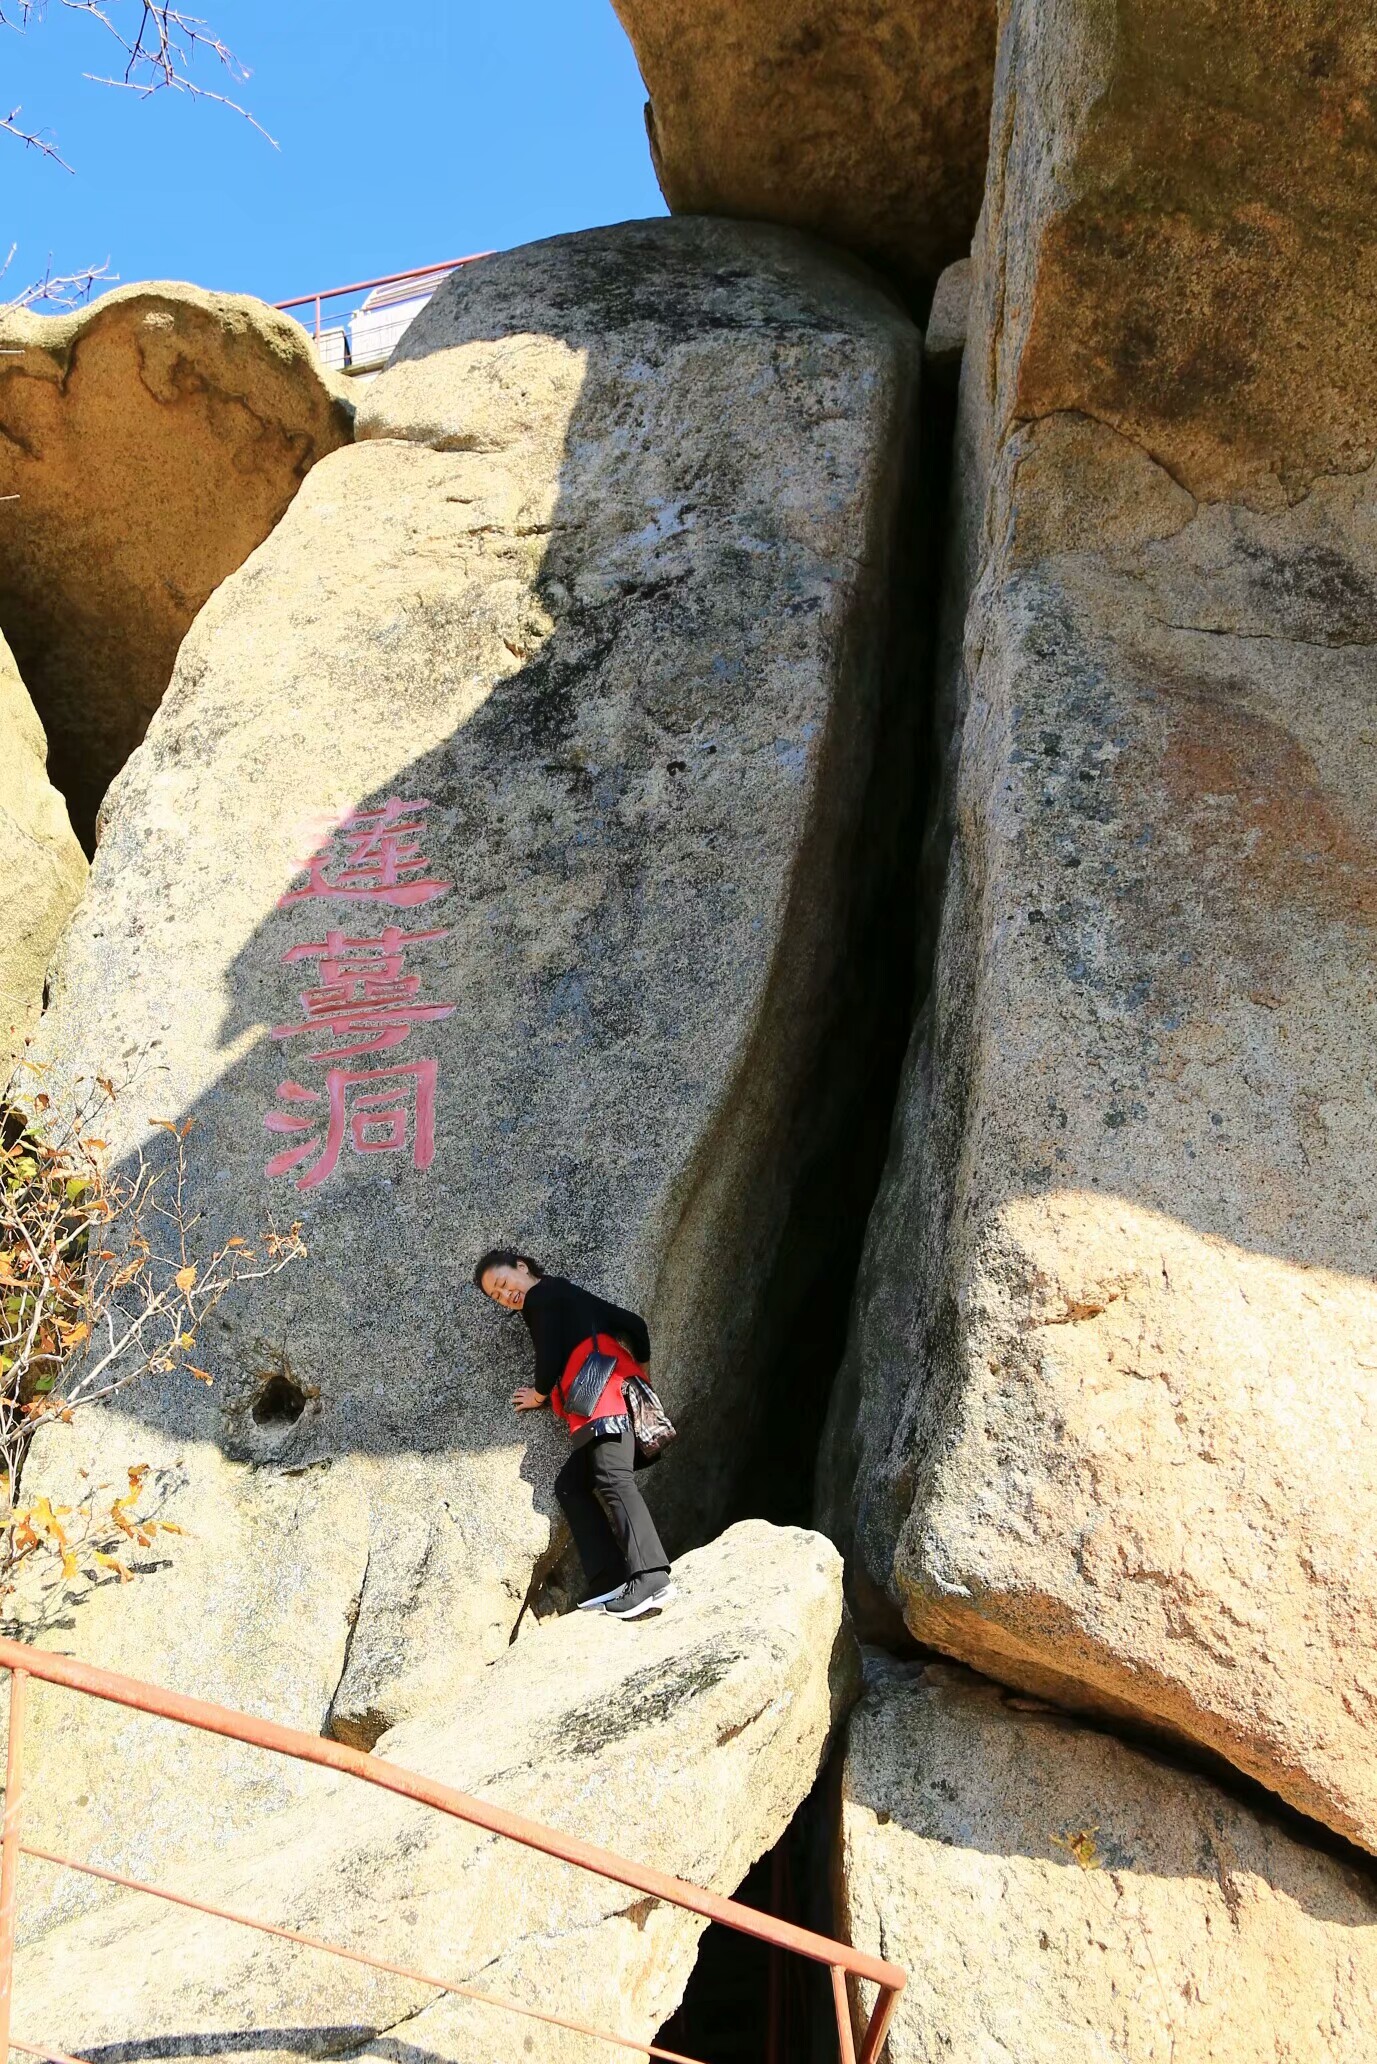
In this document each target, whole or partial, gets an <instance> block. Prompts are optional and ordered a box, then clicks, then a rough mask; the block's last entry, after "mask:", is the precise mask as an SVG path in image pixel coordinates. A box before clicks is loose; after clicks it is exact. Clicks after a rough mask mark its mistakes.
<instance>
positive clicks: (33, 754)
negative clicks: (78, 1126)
mask: <svg viewBox="0 0 1377 2064" xmlns="http://www.w3.org/2000/svg"><path fill="white" fill-rule="evenodd" d="M47 761H48V746H47V740H46V738H45V737H44V735H43V726H42V724H41V723H40V722H39V719H38V713H37V711H36V710H35V709H34V706H33V704H32V702H31V701H30V700H29V694H28V690H27V689H26V688H25V686H24V683H23V682H22V681H21V680H20V678H19V669H18V668H17V667H16V665H15V663H14V658H13V655H12V654H11V652H10V649H9V647H8V645H6V643H5V641H4V639H3V638H0V763H3V766H4V770H5V778H4V786H3V788H0V897H3V900H4V913H5V914H4V921H3V924H0V1091H2V1090H3V1089H4V1087H5V1083H6V1080H7V1078H8V1076H9V1073H10V1069H11V1067H12V1065H13V1063H14V1062H15V1061H16V1060H17V1059H18V1057H19V1056H20V1054H22V1052H23V1050H24V1042H25V1040H26V1039H27V1038H28V1035H29V1033H30V1032H31V1031H32V1029H33V1026H34V1024H35V1023H36V1021H37V1018H38V1013H39V1011H40V1009H41V1008H42V1004H43V977H44V974H45V973H46V971H47V966H48V961H49V958H50V956H51V954H52V950H53V947H54V945H55V943H56V941H57V937H58V934H59V933H60V932H61V930H62V927H63V925H64V924H65V923H66V921H67V919H68V917H69V916H70V915H71V913H72V910H73V908H74V907H75V904H76V900H77V898H78V896H79V895H80V894H81V891H82V886H83V884H84V882H85V880H86V861H85V859H84V857H83V855H82V851H81V847H80V846H79V845H78V844H77V841H76V837H75V834H74V833H73V831H72V827H71V824H70V822H69V821H68V817H67V811H66V808H65V806H64V804H63V800H62V797H61V796H60V795H59V794H58V792H57V790H56V789H55V788H54V787H53V785H52V782H51V781H50V780H49V779H48V766H47ZM28 1086H29V1087H33V1086H34V1085H33V1084H32V1083H30V1084H29V1085H28Z"/></svg>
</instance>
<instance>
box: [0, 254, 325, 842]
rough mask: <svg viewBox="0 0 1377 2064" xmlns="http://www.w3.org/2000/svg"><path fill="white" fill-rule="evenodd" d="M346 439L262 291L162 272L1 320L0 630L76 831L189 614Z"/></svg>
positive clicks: (303, 352)
mask: <svg viewBox="0 0 1377 2064" xmlns="http://www.w3.org/2000/svg"><path fill="white" fill-rule="evenodd" d="M348 436H349V409H348V406H347V404H345V403H343V402H341V401H338V400H336V399H335V398H333V396H332V394H331V393H330V391H329V389H328V388H327V386H326V382H325V379H324V377H323V375H322V373H321V369H320V366H319V364H318V363H317V360H316V356H315V352H314V350H313V349H312V346H311V341H310V338H309V337H308V336H307V334H306V332H305V331H304V330H303V329H302V327H301V325H300V324H299V323H295V322H293V321H291V319H290V318H289V317H288V316H285V315H280V314H278V312H277V311H276V310H275V309H272V308H268V307H267V306H265V304H264V303H263V302H261V301H252V300H249V299H247V298H246V297H245V296H243V295H240V294H207V293H203V292H202V290H201V289H200V288H199V287H189V286H181V285H167V284H164V283H161V282H160V283H157V284H154V285H149V286H137V287H119V288H117V289H116V290H115V291H114V292H113V293H110V294H104V295H102V296H101V298H100V299H99V300H98V301H93V302H91V303H90V304H89V306H87V307H85V308H81V309H78V310H76V311H75V312H74V313H72V314H68V315H57V316H53V315H34V314H32V313H31V312H28V311H25V310H20V311H17V312H15V311H11V312H10V313H8V314H5V315H3V316H0V495H6V496H17V497H18V499H17V500H14V501H10V502H8V503H7V504H6V506H5V511H4V515H5V532H4V535H5V552H4V558H3V561H0V630H3V632H4V634H5V636H6V637H7V638H8V639H9V641H10V644H11V645H12V646H13V648H14V652H15V656H16V658H17V659H18V661H19V666H20V670H21V672H22V673H23V676H24V679H25V680H26V682H27V683H28V685H29V688H30V691H31V693H32V695H33V698H34V701H35V702H36V703H37V705H38V707H39V710H40V711H41V713H42V716H43V720H44V722H45V724H46V725H47V728H48V737H49V741H50V744H51V747H52V761H53V774H54V779H55V780H56V782H57V784H58V786H59V788H61V789H62V791H63V793H64V794H65V795H66V796H67V798H68V801H69V803H70V805H71V810H72V816H73V819H74V821H75V822H76V824H77V826H78V828H79V829H80V830H81V831H82V832H83V835H86V834H89V832H90V830H91V827H92V824H93V822H94V819H95V814H96V810H97V807H98V806H99V803H100V799H101V797H102V795H103V794H104V792H105V789H106V786H107V784H108V782H109V781H110V779H111V776H112V775H113V774H115V773H116V772H117V770H118V769H119V767H120V766H121V765H122V764H123V762H124V761H125V760H126V759H127V758H128V756H129V754H130V752H131V751H132V750H133V748H134V747H135V746H136V745H137V744H138V742H139V740H140V739H141V738H142V736H143V734H144V730H145V727H146V726H147V723H148V720H149V718H150V717H151V716H152V714H153V712H154V710H155V709H156V708H157V707H158V703H159V701H160V700H161V698H162V694H163V691H164V689H165V688H166V687H167V684H168V680H169V678H170V677H171V673H172V663H173V661H174V659H175V658H176V656H177V647H178V646H179V645H180V644H181V642H182V639H183V637H184V636H185V634H186V630H187V627H188V625H189V624H190V622H191V620H192V618H193V617H194V616H195V614H196V612H197V610H198V609H199V608H200V607H201V604H202V603H203V602H204V601H205V599H206V597H207V595H209V594H210V593H211V591H212V589H213V588H215V587H217V586H218V585H219V583H220V582H221V581H222V580H223V579H224V578H225V575H226V574H227V573H233V572H234V570H235V568H236V567H237V566H242V565H243V563H244V561H245V559H247V558H248V556H249V553H250V552H251V551H252V550H253V548H254V546H255V545H257V544H260V543H261V542H262V540H263V539H264V538H265V537H266V536H267V534H268V532H269V531H270V530H271V529H272V527H273V525H274V524H275V523H276V522H277V520H278V518H279V517H280V516H281V514H282V511H283V510H284V509H285V508H286V506H287V504H288V502H290V500H291V499H292V496H293V495H294V494H295V493H296V491H297V488H298V487H299V486H300V485H301V482H302V479H303V478H304V476H305V474H306V472H307V470H308V469H309V468H310V467H311V466H313V465H314V464H315V462H316V460H317V459H319V458H322V457H323V456H324V455H325V453H326V452H328V451H333V450H334V449H335V448H336V446H337V445H340V444H342V443H344V442H345V440H346V439H347V438H348Z"/></svg>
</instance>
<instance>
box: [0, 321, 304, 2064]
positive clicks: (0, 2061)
mask: <svg viewBox="0 0 1377 2064" xmlns="http://www.w3.org/2000/svg"><path fill="white" fill-rule="evenodd" d="M316 342H317V344H319V342H320V296H319V294H317V295H316ZM0 2064H3V2060H0Z"/></svg>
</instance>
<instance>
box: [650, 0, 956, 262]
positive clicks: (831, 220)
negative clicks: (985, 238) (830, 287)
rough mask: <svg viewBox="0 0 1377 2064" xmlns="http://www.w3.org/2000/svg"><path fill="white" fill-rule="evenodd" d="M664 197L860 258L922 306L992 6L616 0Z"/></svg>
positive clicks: (945, 241)
mask: <svg viewBox="0 0 1377 2064" xmlns="http://www.w3.org/2000/svg"><path fill="white" fill-rule="evenodd" d="M613 6H614V7H615V8H616V11H617V14H618V16H619V18H620V20H621V22H622V26H623V27H624V28H625V30H626V32H627V34H628V36H630V38H631V41H632V45H633V47H634V49H635V52H636V58H637V62H638V63H639V65H640V67H641V76H642V77H643V79H644V80H645V83H646V88H647V91H648V92H649V94H650V99H649V101H648V103H647V105H646V129H647V132H648V134H649V138H650V149H651V155H652V157H653V159H654V162H655V172H656V176H657V178H658V179H659V182H660V186H661V190H662V191H663V193H664V196H665V199H666V200H667V201H668V202H669V205H670V207H671V208H674V209H676V210H681V211H683V212H685V213H693V214H698V213H702V214H711V215H735V216H745V217H748V218H749V217H756V216H758V217H760V218H761V219H762V220H764V221H771V222H789V223H793V224H794V225H795V226H796V227H798V228H800V229H810V230H814V231H816V232H817V233H818V234H819V235H820V236H826V237H830V238H832V239H833V241H834V242H836V243H839V244H843V245H845V246H846V248H847V249H848V250H852V251H858V252H859V253H860V254H861V255H862V256H863V257H865V258H868V259H869V260H870V261H871V262H872V263H873V264H876V265H878V266H880V267H882V268H883V269H884V270H885V271H886V272H888V273H890V274H892V276H893V277H894V278H896V279H897V280H899V281H900V282H901V283H902V284H903V285H904V286H905V287H906V288H907V289H909V290H910V291H911V292H912V293H914V294H915V295H916V296H918V297H920V298H922V299H924V300H925V299H926V297H927V295H928V294H929V293H930V292H931V289H932V285H933V282H934V281H935V280H936V278H937V275H938V273H939V272H940V271H941V270H942V267H943V266H944V265H947V264H949V263H950V262H951V261H952V260H953V259H956V258H960V257H963V256H964V255H965V253H966V251H967V249H968V248H969V245H970V239H971V231H972V230H973V229H974V227H975V220H976V216H977V214H978V212H979V209H980V195H981V190H982V188H983V186H984V183H985V157H986V152H987V150H988V145H989V130H990V82H991V77H992V74H993V70H994V49H995V5H994V0H957V4H956V5H943V4H942V0H919V4H917V5H915V4H913V0H908V4H907V5H902V6H896V5H894V4H893V0H844V4H842V5H836V4H828V0H785V4H784V5H782V6H781V5H778V4H776V5H770V4H769V0H699V4H697V5H692V4H690V0H613Z"/></svg>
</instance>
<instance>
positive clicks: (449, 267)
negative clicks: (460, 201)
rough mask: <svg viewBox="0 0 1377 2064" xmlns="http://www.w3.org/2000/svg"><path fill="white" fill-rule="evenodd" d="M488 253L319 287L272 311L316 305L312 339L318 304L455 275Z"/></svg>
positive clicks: (278, 303)
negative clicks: (443, 274) (346, 284)
mask: <svg viewBox="0 0 1377 2064" xmlns="http://www.w3.org/2000/svg"><path fill="white" fill-rule="evenodd" d="M491 257H492V252H491V251H471V252H470V253H469V255H468V257H467V258H442V259H441V260H440V262H439V264H438V265H413V266H412V267H411V268H410V270H409V271H407V272H384V273H380V274H379V275H378V277H377V279H364V280H355V281H354V284H353V285H352V286H351V287H322V288H321V289H320V292H319V293H317V294H294V295H293V296H292V298H291V300H290V301H274V303H273V307H274V308H305V307H306V306H307V305H308V304H309V303H310V302H314V303H315V310H316V326H315V329H314V330H313V331H312V333H311V334H312V336H315V337H319V335H320V304H321V302H322V301H337V300H338V299H339V298H340V296H341V295H342V294H364V293H368V292H370V291H371V290H372V288H374V287H393V286H396V285H397V283H398V281H400V280H409V279H425V278H426V277H427V276H428V275H429V274H430V273H432V272H457V271H458V270H459V267H460V266H461V265H474V264H476V263H477V261H478V260H479V259H480V258H491Z"/></svg>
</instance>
